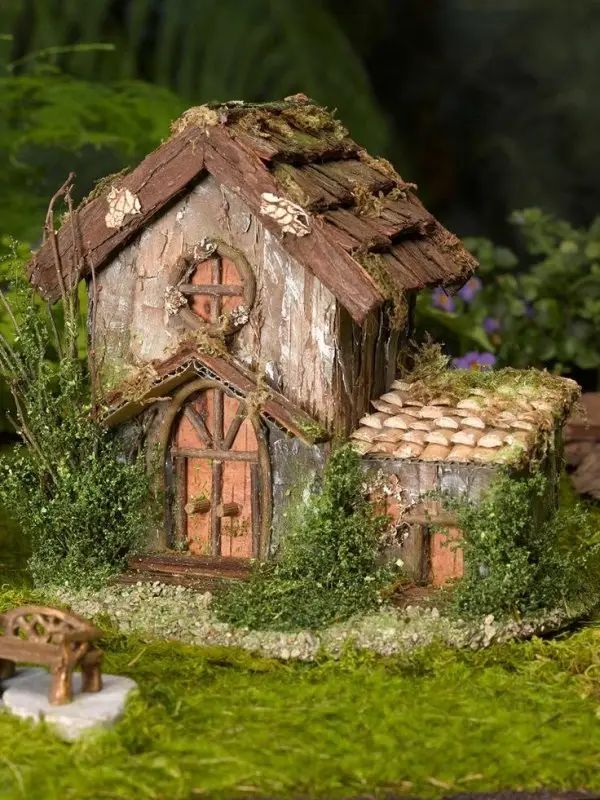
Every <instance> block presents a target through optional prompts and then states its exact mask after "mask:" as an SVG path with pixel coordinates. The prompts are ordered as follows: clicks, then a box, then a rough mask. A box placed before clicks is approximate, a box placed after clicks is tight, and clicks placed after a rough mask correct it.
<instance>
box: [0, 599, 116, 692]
mask: <svg viewBox="0 0 600 800" xmlns="http://www.w3.org/2000/svg"><path fill="white" fill-rule="evenodd" d="M101 636H102V631H100V630H99V629H98V628H96V627H94V626H93V625H92V624H91V623H89V622H87V620H85V619H83V618H82V617H79V616H77V615H76V614H70V613H68V612H66V611H62V610H60V609H58V608H50V607H48V606H21V607H20V608H13V609H11V610H10V611H7V612H6V613H4V614H0V677H3V678H8V677H10V676H11V674H13V673H14V665H15V663H21V662H26V663H31V664H44V665H47V666H49V667H50V669H51V671H52V683H51V685H50V690H49V696H48V700H49V702H50V703H52V704H53V705H60V704H62V703H68V702H69V701H70V700H71V698H72V688H71V679H72V675H73V670H74V669H75V667H76V666H78V665H81V669H82V672H83V680H82V691H84V692H99V691H100V689H101V688H102V678H101V672H100V665H101V662H102V653H101V652H100V650H98V649H97V648H96V647H95V646H94V645H93V644H92V642H94V641H95V640H97V639H99V638H100V637H101Z"/></svg>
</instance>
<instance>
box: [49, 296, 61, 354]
mask: <svg viewBox="0 0 600 800" xmlns="http://www.w3.org/2000/svg"><path fill="white" fill-rule="evenodd" d="M46 308H47V309H48V317H49V319H50V330H51V331H52V336H53V337H54V345H55V347H56V353H57V355H58V360H59V361H62V360H63V349H62V343H61V341H60V336H59V334H58V328H57V327H56V320H55V319H54V315H53V313H52V305H51V303H50V301H48V302H47V303H46Z"/></svg>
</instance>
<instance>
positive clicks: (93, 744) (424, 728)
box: [0, 590, 600, 800]
mask: <svg viewBox="0 0 600 800" xmlns="http://www.w3.org/2000/svg"><path fill="white" fill-rule="evenodd" d="M24 599H26V590H13V591H10V592H9V591H7V592H5V593H4V594H3V595H0V607H2V606H10V605H14V604H15V603H19V602H22V601H23V600H24ZM36 599H39V597H37V598H36ZM105 652H106V670H107V671H109V672H116V673H120V674H124V675H130V676H131V677H133V678H135V679H136V680H137V681H138V682H139V686H140V693H139V696H138V697H136V698H133V699H132V700H131V702H130V705H129V707H128V711H127V714H126V716H125V718H124V720H123V721H122V722H120V723H119V724H118V725H117V726H116V727H115V728H114V729H113V730H112V731H109V732H106V733H102V734H99V735H97V736H95V737H93V738H90V739H86V740H82V741H80V742H79V743H76V744H73V745H69V744H66V743H63V742H61V741H60V740H58V739H57V738H56V737H55V736H54V735H53V734H52V733H51V732H50V731H49V730H47V729H45V728H44V727H43V726H38V727H33V726H31V725H30V724H29V723H26V722H23V721H20V720H17V719H15V718H12V717H9V716H2V715H0V797H1V798H3V800H4V799H6V800H12V799H13V798H14V799H15V800H16V799H17V798H19V799H20V798H27V800H38V798H39V800H42V799H43V800H55V798H56V800H59V798H60V800H81V799H83V798H86V799H87V798H90V799H91V798H94V800H96V799H97V798H115V800H117V798H118V800H126V799H127V800H128V799H129V798H131V799H132V800H134V798H135V800H146V799H148V800H163V798H165V800H166V798H169V800H184V798H185V800H188V798H195V797H198V798H201V797H211V798H212V797H215V798H232V797H248V796H257V795H258V796H265V797H282V798H284V797H297V796H306V797H323V798H325V797H327V798H337V797H349V796H353V795H363V796H364V794H365V793H367V792H375V793H377V792H381V793H383V792H384V791H386V790H388V791H390V790H391V791H397V792H398V793H401V794H406V795H407V796H412V797H415V796H416V797H423V798H438V797H441V796H443V795H444V794H447V793H448V792H453V791H467V790H468V791H485V790H495V789H501V788H508V787H510V788H513V789H514V788H517V787H524V788H535V787H541V786H546V787H555V788H575V787H586V788H589V789H600V718H599V700H600V631H599V630H596V629H595V628H593V627H588V628H586V629H584V630H582V631H580V632H578V633H576V634H572V635H570V636H566V637H563V638H561V639H557V640H554V641H541V640H534V641H532V642H528V643H521V644H511V645H504V646H497V647H495V648H493V649H490V650H488V651H482V652H478V653H471V652H467V653H463V652H456V651H450V650H446V649H443V648H430V649H429V650H426V651H421V652H420V653H416V654H413V655H412V656H410V657H403V658H393V659H377V658H374V657H369V656H358V655H357V654H356V653H353V652H350V651H349V652H348V653H347V655H346V656H345V657H344V658H343V659H342V660H341V661H339V662H333V661H327V660H324V661H323V662H322V663H319V664H317V665H310V666H309V665H301V664H282V663H279V662H277V661H272V660H268V659H262V658H255V657H252V656H250V655H248V654H246V653H243V652H240V651H235V650H224V649H210V648H196V647H191V646H184V645H180V644H175V643H168V642H148V641H144V640H142V639H139V638H135V637H124V636H121V635H119V634H117V633H116V632H114V631H113V632H111V633H110V634H109V635H108V636H107V639H106V642H105Z"/></svg>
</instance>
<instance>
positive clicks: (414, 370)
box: [402, 340, 581, 427]
mask: <svg viewBox="0 0 600 800" xmlns="http://www.w3.org/2000/svg"><path fill="white" fill-rule="evenodd" d="M411 361H412V366H411V367H410V368H409V369H407V370H404V371H403V374H402V377H403V378H404V379H406V380H407V381H411V382H412V386H411V394H412V395H413V396H414V397H415V399H418V400H421V401H422V402H425V403H428V402H430V401H431V400H433V399H435V398H436V397H442V396H443V397H448V398H449V399H450V400H451V401H452V402H459V401H460V400H464V399H465V398H466V397H469V395H472V394H473V393H475V394H478V393H479V394H482V396H483V397H485V398H486V400H487V403H486V411H487V412H488V413H490V412H491V411H492V410H493V407H494V403H495V404H496V406H497V407H498V410H502V409H503V408H511V406H512V404H514V403H517V404H518V401H519V398H521V399H525V400H542V401H545V402H546V403H547V404H548V407H549V408H550V409H551V411H549V412H548V413H546V414H540V415H539V419H538V422H539V425H540V426H541V427H543V426H544V422H545V421H546V422H547V424H548V425H550V424H552V427H553V426H554V423H555V422H556V420H559V419H562V418H563V417H564V415H565V414H566V413H567V412H568V411H569V410H570V409H571V407H572V406H573V404H574V403H575V402H576V400H577V399H578V397H579V395H580V391H581V390H580V388H579V386H578V385H577V383H575V381H573V380H570V379H569V378H562V377H558V376H556V375H552V374H550V373H549V372H546V371H543V370H538V369H533V368H532V369H512V368H511V367H506V368H504V369H498V370H474V369H473V370H470V369H451V368H449V362H450V358H449V356H447V355H445V354H444V353H443V351H442V347H441V345H439V344H437V343H435V342H433V341H431V340H428V341H426V342H425V343H424V344H423V345H422V346H421V347H419V348H415V349H414V351H413V353H412V355H411Z"/></svg>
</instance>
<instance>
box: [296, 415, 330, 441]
mask: <svg viewBox="0 0 600 800" xmlns="http://www.w3.org/2000/svg"><path fill="white" fill-rule="evenodd" d="M296 425H297V426H298V429H299V430H300V432H301V433H302V435H303V436H304V438H305V439H308V441H310V442H324V441H326V440H327V439H329V434H328V432H327V430H326V428H324V427H323V425H321V424H320V423H319V422H317V421H316V420H313V419H311V420H307V419H297V420H296Z"/></svg>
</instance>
